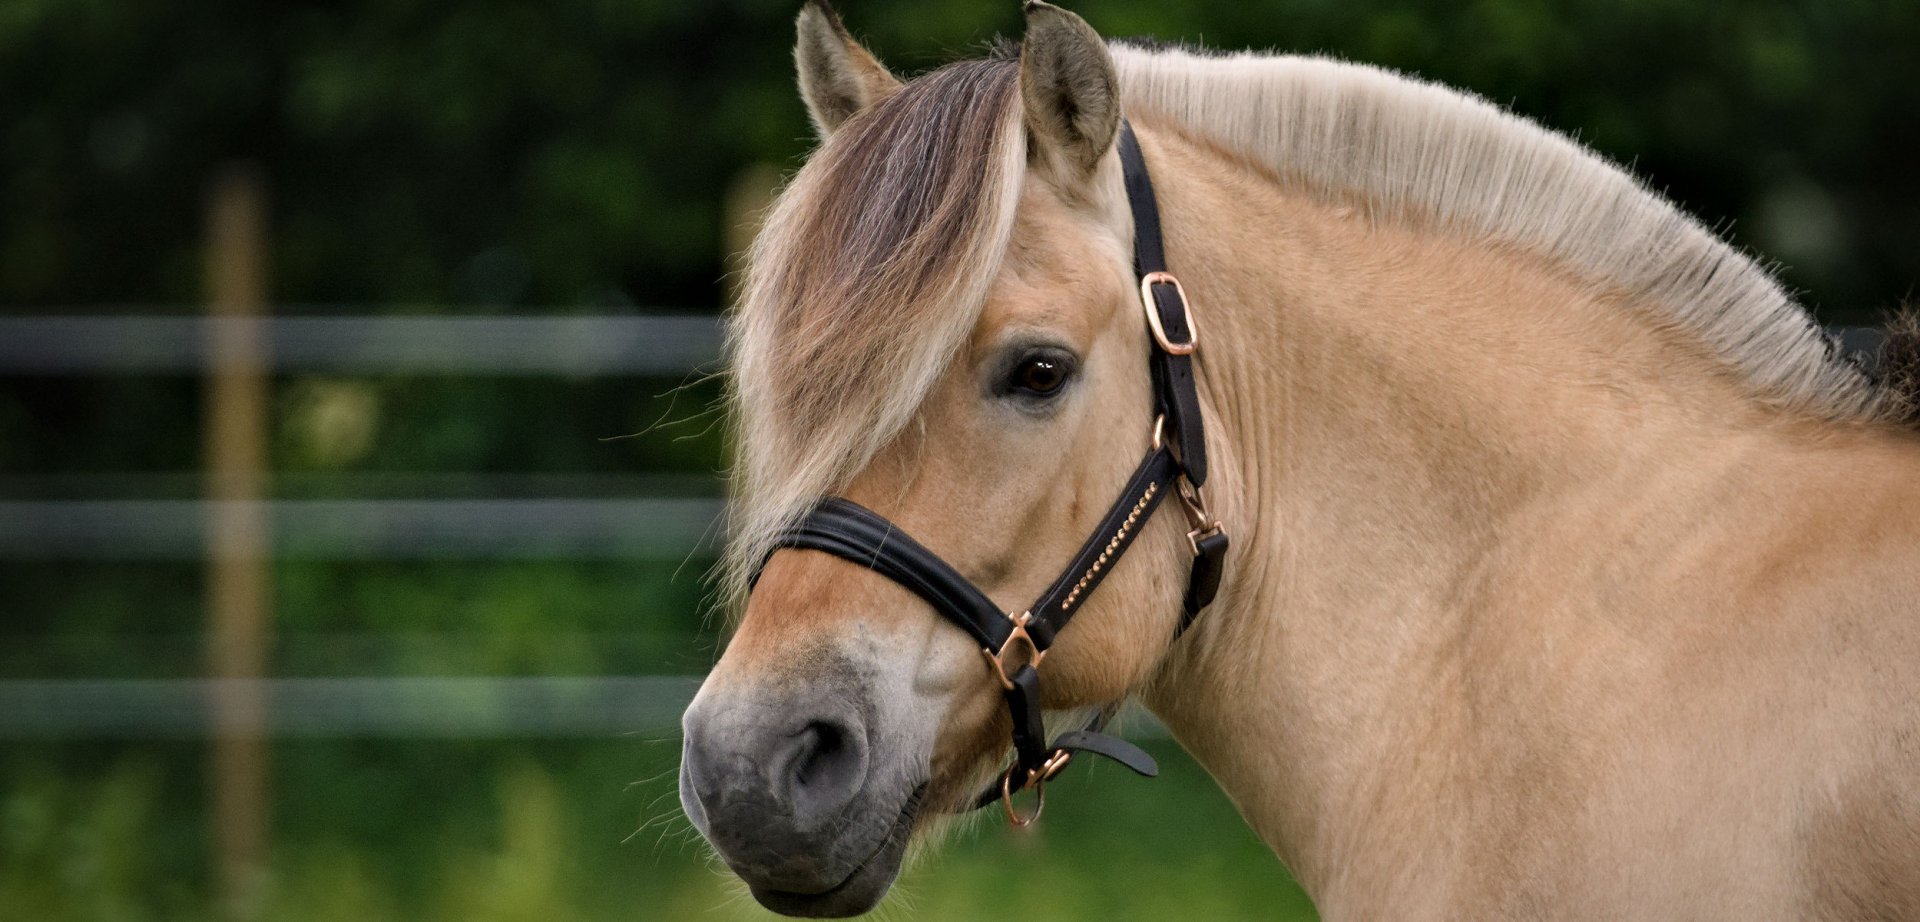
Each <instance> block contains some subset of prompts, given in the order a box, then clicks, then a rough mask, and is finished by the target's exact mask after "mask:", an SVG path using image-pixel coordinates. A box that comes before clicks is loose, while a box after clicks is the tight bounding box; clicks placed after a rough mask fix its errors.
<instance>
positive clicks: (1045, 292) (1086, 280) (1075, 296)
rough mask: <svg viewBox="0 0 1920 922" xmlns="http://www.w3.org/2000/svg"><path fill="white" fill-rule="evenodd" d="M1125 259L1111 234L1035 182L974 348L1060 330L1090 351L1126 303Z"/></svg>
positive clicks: (975, 334) (1027, 194)
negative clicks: (1020, 332) (1023, 333)
mask: <svg viewBox="0 0 1920 922" xmlns="http://www.w3.org/2000/svg"><path fill="white" fill-rule="evenodd" d="M1123 259H1124V257H1123V256H1122V255H1121V250H1120V247H1119V244H1118V242H1117V241H1116V240H1115V239H1113V236H1112V234H1111V233H1108V232H1103V231H1102V230H1101V228H1100V227H1099V226H1098V225H1096V224H1095V223H1093V222H1092V221H1090V220H1089V219H1087V218H1086V217H1085V216H1084V215H1083V214H1081V213H1079V212H1076V211H1075V210H1074V209H1073V208H1072V207H1070V206H1068V205H1067V204H1065V203H1064V202H1062V201H1061V200H1060V198H1059V197H1058V196H1057V195H1055V194H1053V192H1052V191H1050V190H1049V189H1048V188H1047V187H1046V186H1045V185H1044V184H1043V183H1040V182H1038V181H1029V184H1028V188H1027V189H1026V190H1025V192H1024V193H1023V194H1022V196H1021V201H1020V208H1019V210H1018V212H1016V214H1015V216H1014V226H1013V233H1012V235H1011V237H1010V239H1009V241H1008V247H1007V255H1006V258H1005V259H1004V260H1002V262H1001V264H1000V272H999V275H998V277H997V278H996V279H995V280H994V284H993V286H992V287H991V288H990V289H989V291H988V293H987V300H986V304H985V306H984V307H983V309H982V310H981V312H980V321H979V323H978V324H977V325H976V326H975V328H974V331H973V337H972V340H973V341H972V346H973V347H974V348H975V349H976V350H978V349H984V348H991V347H993V346H994V345H996V344H998V342H999V341H1000V339H1001V338H1002V337H1003V336H1004V335H1005V334H1006V332H1007V331H1008V330H1009V329H1014V328H1019V329H1033V330H1046V331H1050V332H1055V333H1058V334H1061V335H1064V336H1066V337H1067V338H1068V339H1069V340H1070V341H1071V342H1072V343H1073V344H1075V345H1085V344H1086V343H1088V342H1090V341H1091V340H1092V338H1093V336H1094V335H1095V334H1096V333H1097V332H1098V331H1099V330H1100V329H1101V328H1102V327H1104V326H1105V325H1106V324H1107V322H1108V321H1109V320H1111V318H1112V312H1113V309H1114V307H1115V305H1116V304H1117V303H1120V302H1121V301H1122V300H1123V299H1124V295H1125V293H1126V286H1125V285H1124V284H1123V283H1124V281H1125V280H1124V278H1122V275H1123V273H1122V272H1121V270H1122V269H1124V263H1123V261H1122V260H1123ZM1116 296H1118V297H1116Z"/></svg>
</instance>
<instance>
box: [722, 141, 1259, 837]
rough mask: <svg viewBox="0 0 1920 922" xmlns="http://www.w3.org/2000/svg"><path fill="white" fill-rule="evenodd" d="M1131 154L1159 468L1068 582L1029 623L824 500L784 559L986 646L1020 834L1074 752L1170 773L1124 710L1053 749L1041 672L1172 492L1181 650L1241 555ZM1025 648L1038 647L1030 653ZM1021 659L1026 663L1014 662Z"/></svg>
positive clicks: (1149, 772)
mask: <svg viewBox="0 0 1920 922" xmlns="http://www.w3.org/2000/svg"><path fill="white" fill-rule="evenodd" d="M1119 148H1120V163H1121V168H1122V171H1123V173H1124V176H1125V181H1126V190H1127V203H1128V206H1129V207H1130V208H1131V209H1132V212H1133V264H1134V265H1133V271H1134V274H1135V275H1136V276H1138V277H1139V279H1140V300H1141V304H1142V307H1143V308H1144V309H1145V312H1146V319H1147V330H1148V332H1149V333H1150V334H1151V340H1152V341H1151V345H1150V348H1149V350H1148V353H1149V356H1148V365H1149V367H1150V369H1151V371H1152V374H1153V390H1154V403H1155V410H1156V413H1157V415H1156V417H1155V419H1154V422H1153V440H1152V446H1151V447H1150V448H1149V449H1148V451H1147V456H1146V457H1145V458H1144V459H1142V460H1141V462H1140V465H1139V466H1138V467H1136V468H1134V471H1133V475H1132V476H1131V477H1129V478H1128V479H1127V484H1126V487H1125V488H1124V489H1122V490H1121V492H1120V497H1119V498H1118V499H1116V500H1114V502H1113V505H1112V506H1110V507H1108V509H1107V514H1106V516H1105V517H1104V518H1103V519H1101V521H1100V525H1099V526H1098V527H1097V528H1095V529H1094V531H1093V534H1091V535H1089V536H1088V537H1087V540H1086V542H1085V543H1083V544H1082V545H1081V546H1080V551H1079V553H1077V554H1075V555H1074V557H1073V561H1072V562H1071V563H1069V564H1068V565H1067V567H1066V569H1065V570H1064V571H1062V573H1061V574H1060V577H1059V578H1058V579H1056V580H1054V583H1053V585H1052V586H1051V587H1050V588H1048V589H1047V591H1046V592H1045V593H1043V594H1042V595H1041V596H1040V598H1039V600H1038V601H1036V602H1034V603H1033V605H1032V606H1031V607H1029V608H1027V609H1026V610H1025V611H1022V612H1021V613H1020V614H1017V615H1014V614H1008V613H1005V612H1003V611H1002V610H1001V609H1000V608H999V607H998V606H996V605H995V604H994V603H993V600H992V599H989V598H987V596H986V593H983V592H981V591H980V589H979V587H977V586H975V585H974V584H973V583H972V582H970V581H969V580H968V579H967V578H966V577H965V576H962V575H960V573H959V571H957V570H955V569H954V568H953V567H952V566H950V565H948V564H947V562H946V561H944V560H941V559H940V558H939V557H938V556H937V555H935V554H934V553H933V552H932V551H929V550H927V549H926V548H924V547H922V546H920V544H919V543H918V542H916V541H914V540H913V539H912V538H910V537H908V536H907V535H906V533H905V532H903V531H901V530H900V529H899V528H896V527H895V526H894V525H893V523H892V522H889V521H887V520H886V519H885V518H883V517H882V516H880V515H879V514H878V513H875V512H873V511H872V510H870V509H867V508H866V507H864V506H861V505H859V504H857V503H854V502H851V501H849V500H845V499H841V498H839V497H826V498H823V499H822V500H820V502H819V503H818V504H817V505H815V506H814V507H813V509H812V510H811V511H809V512H808V513H807V514H806V516H804V517H803V518H801V519H800V520H799V521H798V522H796V523H794V525H793V526H792V527H791V528H789V529H787V530H786V531H785V532H783V533H781V535H780V536H779V537H778V538H777V539H776V540H775V543H774V550H776V551H777V550H779V549H781V548H804V549H809V550H816V551H825V552H826V553H829V554H832V555H834V556H836V557H840V558H843V559H845V560H849V561H852V562H854V563H858V564H861V565H863V566H866V567H867V568H869V569H871V570H873V571H874V572H876V573H879V574H880V575H881V576H885V577H886V578H888V579H890V580H893V581H894V582H896V583H899V584H900V585H901V586H903V587H905V588H906V589H908V590H909V591H911V592H913V593H914V594H915V595H918V596H919V597H920V598H921V599H924V600H925V601H926V602H927V604H929V605H931V606H933V609H934V611H937V612H939V613H940V614H941V616H943V617H945V618H946V619H947V620H948V621H950V622H952V623H953V624H954V625H955V626H957V627H959V628H960V629H961V630H963V631H966V632H967V633H968V634H970V635H972V637H973V639H974V640H975V641H978V642H979V644H980V651H981V652H982V653H983V654H985V655H986V658H987V662H988V665H989V667H990V668H991V669H992V671H993V674H994V678H995V679H997V680H998V681H999V682H1000V685H1001V688H1002V689H1003V690H1004V692H1005V697H1006V701H1007V710H1008V712H1009V713H1010V714H1011V716H1012V718H1013V749H1014V753H1015V761H1014V763H1013V764H1012V765H1010V766H1008V768H1007V769H1006V771H1004V772H1003V773H1001V775H1000V777H999V780H998V781H997V782H996V783H994V784H992V785H990V786H989V787H988V788H987V789H986V790H985V791H982V792H981V794H980V796H979V797H978V798H977V799H976V803H975V805H974V806H975V807H976V808H978V807H984V806H987V805H989V804H991V803H993V802H995V801H999V802H1000V803H1001V804H1002V806H1003V807H1004V808H1005V809H1006V813H1007V818H1008V819H1009V820H1011V821H1012V822H1013V823H1014V824H1015V825H1019V826H1024V825H1026V824H1027V823H1029V822H1032V821H1033V820H1034V819H1035V818H1037V817H1038V816H1039V814H1040V807H1041V806H1044V805H1045V802H1046V801H1045V799H1044V798H1045V785H1046V783H1047V781H1049V780H1051V779H1052V778H1053V777H1054V776H1055V775H1057V774H1059V773H1060V770H1061V769H1063V768H1065V767H1066V765H1067V763H1068V762H1069V761H1070V760H1071V759H1072V758H1073V754H1074V753H1077V752H1090V753H1094V754H1096V755H1101V756H1106V757H1107V758H1110V759H1113V760H1114V761H1117V762H1119V763H1121V764H1122V765H1125V766H1127V767H1128V768H1130V769H1133V770H1134V771H1135V772H1138V773H1140V774H1142V775H1146V776H1148V777H1151V776H1153V775H1155V774H1157V773H1158V771H1159V769H1158V767H1157V766H1155V765H1154V762H1153V758H1152V757H1151V756H1149V755H1147V754H1146V753H1145V752H1143V751H1141V750H1140V748H1139V747H1137V746H1134V745H1133V744H1132V743H1129V742H1127V741H1125V740H1122V739H1120V738H1118V737H1114V736H1109V735H1107V734H1104V733H1101V732H1100V731H1101V730H1102V729H1103V728H1104V727H1105V726H1106V723H1107V721H1108V720H1109V719H1111V718H1112V716H1113V714H1114V712H1115V710H1116V709H1117V708H1118V706H1119V705H1118V702H1116V703H1114V704H1110V705H1108V706H1107V707H1105V708H1102V709H1101V710H1100V712H1099V713H1098V714H1096V715H1095V716H1094V718H1093V720H1092V721H1091V722H1089V723H1088V724H1087V725H1086V726H1084V727H1082V728H1080V729H1078V730H1069V731H1067V732H1065V733H1062V734H1060V735H1059V736H1058V737H1056V738H1055V739H1054V740H1053V742H1052V743H1050V744H1049V743H1047V742H1046V729H1045V727H1044V725H1043V724H1042V721H1041V707H1040V673H1039V666H1040V663H1041V661H1042V660H1044V659H1045V658H1046V655H1047V650H1048V649H1049V648H1051V647H1052V646H1053V641H1054V638H1055V637H1057V636H1058V635H1059V633H1060V631H1061V630H1062V629H1064V628H1065V627H1066V626H1067V622H1068V621H1071V620H1072V619H1073V616H1074V614H1075V613H1076V612H1077V611H1079V609H1080V606H1081V605H1084V604H1085V603H1086V600H1087V597H1088V596H1089V595H1092V594H1093V590H1094V589H1096V588H1098V587H1099V585H1100V583H1101V581H1102V580H1105V579H1106V577H1107V574H1108V573H1111V572H1113V566H1114V564H1115V563H1117V562H1118V561H1119V559H1120V555H1122V554H1124V553H1126V551H1127V548H1128V547H1130V546H1132V544H1133V540H1134V538H1136V537H1138V536H1139V534H1140V530H1141V528H1142V527H1143V526H1144V525H1145V524H1146V522H1147V520H1148V519H1149V518H1151V517H1152V515H1153V511H1154V510H1155V509H1157V508H1159V506H1160V503H1161V502H1162V501H1164V500H1165V499H1166V498H1167V495H1168V494H1169V493H1177V494H1178V495H1179V497H1180V501H1181V505H1182V506H1183V507H1184V508H1185V510H1186V513H1187V519H1188V521H1189V523H1190V524H1191V526H1192V528H1191V530H1190V531H1188V532H1187V543H1188V545H1189V547H1190V548H1191V549H1192V551H1193V569H1192V571H1191V572H1190V573H1189V575H1188V577H1187V591H1186V597H1185V599H1184V600H1183V603H1182V607H1183V611H1182V614H1181V618H1180V625H1179V627H1178V628H1177V629H1176V630H1175V632H1174V639H1175V640H1177V639H1179V637H1180V635H1181V634H1182V633H1184V632H1185V631H1186V629H1187V627H1188V626H1189V625H1191V624H1192V623H1193V619H1194V618H1195V616H1197V615H1199V614H1200V610H1201V609H1203V608H1205V607H1206V606H1207V604H1208V603H1210V602H1212V601H1213V597H1214V593H1215V592H1216V591H1217V590H1218V589H1219V587H1220V572H1221V567H1222V564H1223V563H1224V561H1225V559H1226V553H1227V543H1228V542H1227V533H1226V531H1225V530H1224V529H1222V528H1221V526H1220V522H1219V520H1217V519H1215V518H1214V517H1213V515H1212V513H1210V512H1209V511H1208V510H1207V505H1206V501H1205V500H1204V499H1203V498H1202V496H1201V492H1200V488H1201V487H1202V486H1204V485H1205V483H1206V480H1207V446H1206V433H1205V430H1204V429H1203V427H1202V421H1201V416H1200V396H1199V393H1198V391H1197V390H1196V389H1195V387H1194V380H1193V352H1194V349H1195V348H1196V347H1197V346H1198V338H1197V336H1196V335H1195V332H1194V326H1193V316H1192V313H1191V309H1190V307H1189V306H1188V304H1187V297H1186V290H1185V289H1183V288H1182V287H1181V286H1180V281H1179V280H1178V279H1176V278H1174V277H1173V275H1172V273H1169V272H1167V271H1166V255H1165V253H1164V252H1163V251H1162V249H1161V242H1160V209H1159V206H1158V205H1157V204H1155V201H1154V197H1153V180H1152V179H1151V178H1150V177H1149V176H1148V175H1147V165H1146V161H1145V160H1144V159H1143V158H1142V157H1141V154H1140V144H1139V141H1138V140H1137V139H1136V138H1135V137H1134V134H1133V126H1131V125H1128V124H1127V123H1126V122H1125V121H1122V122H1121V124H1120V139H1119ZM1176 449H1177V450H1176ZM771 556H772V552H769V553H768V557H771ZM764 565H765V561H762V566H764ZM755 579H756V580H757V579H758V574H757V573H756V574H755ZM1021 647H1025V648H1026V649H1025V650H1024V651H1022V650H1020V649H1019V648H1021ZM1021 653H1024V656H1023V657H1020V658H1019V659H1018V660H1016V659H1014V658H1013V657H1014V656H1015V655H1016V654H1021ZM1016 663H1017V665H1016ZM1027 787H1032V788H1033V789H1034V790H1035V792H1036V793H1037V794H1038V795H1039V796H1040V798H1041V800H1040V802H1039V805H1037V806H1036V807H1035V808H1034V811H1033V813H1032V814H1030V815H1027V816H1021V815H1020V814H1019V813H1018V812H1017V811H1016V810H1015V809H1014V807H1013V795H1014V793H1015V792H1017V791H1021V790H1024V789H1026V788H1027Z"/></svg>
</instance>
